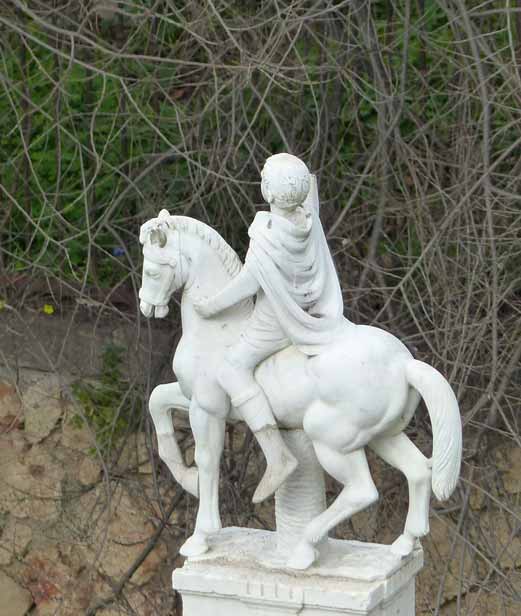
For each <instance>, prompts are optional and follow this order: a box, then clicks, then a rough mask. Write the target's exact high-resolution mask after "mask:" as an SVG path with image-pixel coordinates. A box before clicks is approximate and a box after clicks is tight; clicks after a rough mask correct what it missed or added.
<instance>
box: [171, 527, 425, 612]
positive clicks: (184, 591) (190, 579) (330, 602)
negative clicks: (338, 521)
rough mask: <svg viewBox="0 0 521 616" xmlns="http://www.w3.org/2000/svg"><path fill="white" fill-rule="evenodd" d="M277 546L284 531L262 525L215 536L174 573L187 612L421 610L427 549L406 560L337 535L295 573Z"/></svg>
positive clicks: (227, 531)
mask: <svg viewBox="0 0 521 616" xmlns="http://www.w3.org/2000/svg"><path fill="white" fill-rule="evenodd" d="M276 545H277V536H276V533H274V532H269V531H263V530H257V529H246V528H233V527H232V528H226V529H223V530H222V531H221V532H220V533H217V534H216V535H214V536H213V537H211V541H210V546H211V548H210V551H209V552H208V553H207V554H205V555H203V556H199V557H197V558H190V559H188V560H187V561H186V562H185V564H184V566H183V567H182V568H179V569H176V570H175V571H174V573H173V578H172V580H173V587H174V589H176V590H177V591H178V592H180V593H181V596H182V598H183V606H184V607H183V609H184V612H183V613H184V614H185V616H199V615H200V614H212V616H221V615H222V616H224V615H226V616H247V615H249V616H251V614H252V613H256V614H271V613H276V614H288V615H289V614H299V616H318V615H319V614H326V613H327V614H329V615H333V614H343V615H344V616H345V615H349V614H357V615H360V614H371V615H374V616H376V615H378V616H384V615H385V616H398V615H399V616H412V615H414V613H415V611H414V610H415V608H414V579H415V576H416V574H417V573H418V571H419V570H420V569H421V568H422V566H423V552H422V550H421V548H418V549H417V550H415V551H414V552H413V554H411V555H410V556H409V557H407V558H403V559H401V558H399V557H398V556H396V555H394V554H392V553H391V551H390V549H389V547H388V546H384V545H378V544H374V543H362V542H359V541H340V540H336V539H330V540H329V541H328V542H327V544H325V545H324V546H323V547H322V549H321V557H320V559H319V564H318V565H313V566H312V567H310V568H309V569H307V570H306V571H293V570H291V569H288V568H286V567H285V560H286V558H285V557H284V556H281V555H279V554H277V550H276Z"/></svg>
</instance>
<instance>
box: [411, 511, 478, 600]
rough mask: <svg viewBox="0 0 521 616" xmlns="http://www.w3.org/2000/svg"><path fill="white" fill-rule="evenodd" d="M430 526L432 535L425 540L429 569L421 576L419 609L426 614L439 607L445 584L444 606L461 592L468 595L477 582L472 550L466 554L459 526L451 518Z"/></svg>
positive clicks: (418, 586) (435, 522)
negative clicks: (458, 533)
mask: <svg viewBox="0 0 521 616" xmlns="http://www.w3.org/2000/svg"><path fill="white" fill-rule="evenodd" d="M430 526H431V530H430V534H429V535H427V537H425V538H423V539H422V545H423V549H424V551H425V562H426V563H429V566H427V567H425V568H424V569H423V570H422V571H421V572H420V573H419V575H418V582H417V584H416V589H417V595H418V599H417V606H418V608H419V610H425V611H428V610H430V609H432V608H434V607H435V606H436V605H437V602H438V590H439V587H440V584H441V583H442V580H443V589H442V593H441V599H442V603H446V602H447V601H451V600H452V599H454V597H456V596H457V595H458V593H459V592H460V590H461V591H462V592H465V591H466V590H467V588H469V587H470V586H471V585H472V583H473V580H474V579H475V575H473V568H472V567H473V564H472V563H473V555H472V554H471V553H469V550H466V551H465V552H464V541H463V540H462V539H461V538H459V537H457V532H456V527H455V525H454V524H453V523H452V522H451V521H450V520H449V519H448V518H439V517H435V518H431V520H430ZM454 542H455V546H454V549H453V543H454ZM462 558H464V561H463V567H462V566H461V559H462Z"/></svg>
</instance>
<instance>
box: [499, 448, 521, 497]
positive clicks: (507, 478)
mask: <svg viewBox="0 0 521 616" xmlns="http://www.w3.org/2000/svg"><path fill="white" fill-rule="evenodd" d="M494 453H495V459H496V464H497V468H498V469H499V470H500V471H502V475H503V486H504V487H505V490H506V491H507V492H509V493H510V494H519V493H520V492H521V447H518V446H517V445H512V446H505V445H502V446H501V447H498V448H497V449H496V450H495V452H494Z"/></svg>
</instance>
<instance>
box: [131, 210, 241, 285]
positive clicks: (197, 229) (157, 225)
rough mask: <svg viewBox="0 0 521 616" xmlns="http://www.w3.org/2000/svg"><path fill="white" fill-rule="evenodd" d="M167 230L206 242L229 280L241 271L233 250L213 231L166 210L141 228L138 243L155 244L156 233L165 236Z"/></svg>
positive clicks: (197, 222)
mask: <svg viewBox="0 0 521 616" xmlns="http://www.w3.org/2000/svg"><path fill="white" fill-rule="evenodd" d="M169 229H170V230H174V229H178V230H179V231H183V232H185V233H189V234H190V235H196V236H197V237H199V238H200V239H202V240H203V241H204V242H206V243H207V244H208V246H210V247H211V248H212V249H213V250H215V252H216V253H217V256H218V257H219V259H220V261H221V263H222V264H223V267H224V269H225V271H226V273H227V274H228V275H229V276H230V278H234V277H235V276H236V275H237V274H238V273H239V272H240V271H241V269H242V262H241V260H240V259H239V256H238V255H237V253H236V252H235V250H234V249H233V248H232V247H231V246H230V245H229V244H228V243H227V242H226V241H225V240H224V239H223V238H222V237H221V236H220V235H219V233H218V232H217V231H216V230H215V229H212V227H210V226H208V225H207V224H205V223H204V222H201V221H200V220H196V219H195V218H191V217H190V216H173V215H172V216H171V215H170V214H169V213H168V211H167V210H162V211H161V212H160V213H159V216H157V218H152V219H150V220H149V221H147V222H146V223H144V224H143V225H142V226H141V230H140V233H139V241H140V242H141V243H142V244H152V243H153V244H156V243H157V239H156V241H154V234H155V233H158V232H160V233H164V234H166V233H167V232H168V230H169ZM156 238H157V236H156ZM165 241H166V240H165ZM160 245H161V247H162V246H163V244H160Z"/></svg>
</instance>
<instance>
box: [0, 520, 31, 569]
mask: <svg viewBox="0 0 521 616" xmlns="http://www.w3.org/2000/svg"><path fill="white" fill-rule="evenodd" d="M32 534H33V533H32V530H31V528H30V527H29V526H27V525H26V524H23V522H21V521H20V520H17V519H16V518H14V517H10V518H9V519H8V521H7V524H6V526H5V528H4V530H3V532H2V536H1V538H0V565H8V564H9V563H10V562H11V561H12V560H13V559H14V558H21V556H22V555H23V553H24V552H25V549H26V548H27V546H28V545H29V543H30V541H31V538H32Z"/></svg>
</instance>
